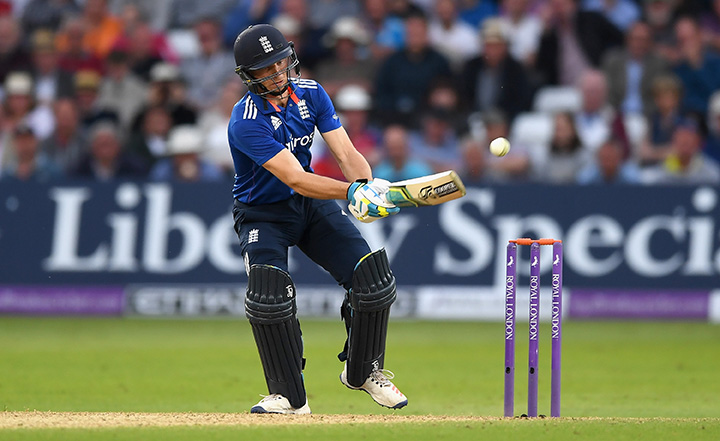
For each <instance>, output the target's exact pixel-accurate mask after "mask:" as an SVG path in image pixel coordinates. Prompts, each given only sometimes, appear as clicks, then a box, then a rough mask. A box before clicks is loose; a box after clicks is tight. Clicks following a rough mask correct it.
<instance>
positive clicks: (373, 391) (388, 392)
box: [340, 365, 408, 409]
mask: <svg viewBox="0 0 720 441" xmlns="http://www.w3.org/2000/svg"><path fill="white" fill-rule="evenodd" d="M394 377H395V374H393V373H392V372H390V371H388V370H386V369H377V370H374V371H372V372H370V376H368V377H367V380H365V383H363V385H362V386H360V387H355V386H351V385H350V383H348V381H347V365H346V366H345V369H343V371H342V374H340V381H341V382H342V384H344V385H345V386H347V387H348V388H350V389H353V390H364V391H365V392H367V393H368V394H369V395H370V396H371V397H372V399H373V400H375V402H376V403H378V404H379V405H381V406H385V407H389V408H390V409H400V408H401V407H405V406H406V405H407V403H408V400H407V398H406V397H405V395H403V393H402V392H400V390H399V389H398V388H397V387H395V385H394V384H393V383H392V381H390V380H392V379H393V378H394Z"/></svg>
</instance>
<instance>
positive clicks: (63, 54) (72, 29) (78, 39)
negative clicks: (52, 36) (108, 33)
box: [56, 16, 103, 74]
mask: <svg viewBox="0 0 720 441" xmlns="http://www.w3.org/2000/svg"><path fill="white" fill-rule="evenodd" d="M85 36H86V24H85V21H84V20H83V19H82V18H81V17H77V16H68V17H67V18H66V19H65V20H64V21H63V24H62V26H61V27H60V32H59V33H58V35H57V37H56V45H57V49H58V51H59V53H60V60H59V61H58V65H59V66H60V68H61V69H62V70H65V71H68V72H71V73H77V72H79V71H81V70H93V71H95V72H97V73H98V74H102V72H103V62H102V60H101V59H100V58H98V57H97V56H95V55H93V54H92V53H90V51H88V50H86V49H85V45H84V41H85Z"/></svg>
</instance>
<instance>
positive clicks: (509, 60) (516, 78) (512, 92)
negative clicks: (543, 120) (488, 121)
mask: <svg viewBox="0 0 720 441" xmlns="http://www.w3.org/2000/svg"><path fill="white" fill-rule="evenodd" d="M504 32H505V31H504V30H503V26H502V23H500V21H499V20H498V19H488V20H485V22H484V23H483V27H482V31H481V32H480V39H481V40H482V45H483V50H482V54H480V56H478V57H475V58H473V59H472V60H470V61H468V62H467V63H465V66H464V67H463V71H462V78H463V80H462V82H461V84H462V88H463V93H462V95H463V96H464V97H465V99H466V100H467V101H468V102H467V105H468V106H469V108H470V109H471V110H472V111H479V112H486V111H489V110H501V111H502V112H503V113H504V114H505V116H506V117H507V118H508V121H509V122H510V123H512V121H513V119H514V118H515V116H516V115H517V114H519V113H520V112H524V111H527V110H529V108H530V105H531V101H532V94H533V92H532V85H531V83H530V79H529V76H528V73H527V72H526V71H525V67H523V65H522V64H521V63H520V62H518V61H517V60H516V59H515V58H513V56H512V55H510V53H509V52H508V45H507V39H506V37H505V33H504Z"/></svg>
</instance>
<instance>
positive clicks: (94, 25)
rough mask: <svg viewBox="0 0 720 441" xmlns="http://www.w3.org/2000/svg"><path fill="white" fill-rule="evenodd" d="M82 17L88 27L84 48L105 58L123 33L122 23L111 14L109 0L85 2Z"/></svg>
mask: <svg viewBox="0 0 720 441" xmlns="http://www.w3.org/2000/svg"><path fill="white" fill-rule="evenodd" d="M82 17H83V20H84V21H85V26H86V27H85V35H84V37H83V47H84V48H85V50H87V51H88V52H90V53H91V54H92V55H94V56H96V57H98V58H100V59H103V58H105V57H106V56H107V54H109V53H110V50H111V49H112V46H113V44H114V43H115V40H117V38H118V37H119V36H120V34H121V33H122V22H121V21H120V19H119V18H118V17H115V16H114V15H113V14H111V13H110V10H109V9H108V6H107V0H85V3H84V6H83V11H82Z"/></svg>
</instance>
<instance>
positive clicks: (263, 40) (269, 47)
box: [258, 35, 273, 54]
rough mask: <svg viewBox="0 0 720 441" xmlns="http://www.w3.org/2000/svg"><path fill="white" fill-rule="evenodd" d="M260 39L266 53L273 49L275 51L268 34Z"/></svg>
mask: <svg viewBox="0 0 720 441" xmlns="http://www.w3.org/2000/svg"><path fill="white" fill-rule="evenodd" d="M258 41H259V42H260V44H261V45H262V48H263V50H264V51H265V53H266V54H267V53H268V52H272V51H273V47H272V44H271V43H270V41H269V40H268V38H267V36H265V35H263V36H262V37H260V38H259V39H258Z"/></svg>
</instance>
